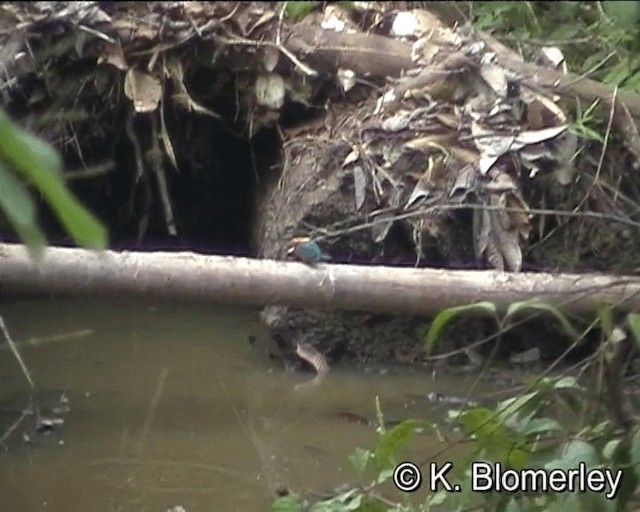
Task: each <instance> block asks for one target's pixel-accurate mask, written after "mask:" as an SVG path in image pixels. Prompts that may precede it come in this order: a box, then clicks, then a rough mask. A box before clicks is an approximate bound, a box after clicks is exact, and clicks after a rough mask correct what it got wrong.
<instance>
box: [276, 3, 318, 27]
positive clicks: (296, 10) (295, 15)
mask: <svg viewBox="0 0 640 512" xmlns="http://www.w3.org/2000/svg"><path fill="white" fill-rule="evenodd" d="M319 3H320V2H307V1H296V2H285V7H284V12H285V14H286V15H287V19H290V20H291V21H293V22H296V21H300V20H301V19H302V18H304V17H305V16H306V15H307V14H309V13H310V12H311V11H313V9H314V7H315V6H316V5H317V4H319Z"/></svg>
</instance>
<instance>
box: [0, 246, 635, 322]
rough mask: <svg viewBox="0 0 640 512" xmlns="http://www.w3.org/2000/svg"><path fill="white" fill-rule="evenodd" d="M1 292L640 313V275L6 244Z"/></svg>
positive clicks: (389, 309)
mask: <svg viewBox="0 0 640 512" xmlns="http://www.w3.org/2000/svg"><path fill="white" fill-rule="evenodd" d="M0 254H1V256H0V289H1V290H2V292H3V294H4V295H5V296H6V295H7V294H12V293H47V294H54V295H57V294H62V295H84V296H91V297H101V296H122V295H129V296H136V297H142V298H147V299H158V298H167V299H177V300H193V301H212V302H223V303H234V304H246V305H265V304H272V305H289V306H295V307H297V308H321V309H338V310H340V309H341V310H350V311H368V312H378V313H394V314H414V315H428V314H431V313H434V312H436V311H438V310H441V309H444V308H447V307H451V306H457V305H462V304H468V303H473V302H477V301H490V302H493V303H495V304H496V305H497V306H498V307H499V308H505V307H507V306H508V305H509V304H512V303H513V302H516V301H521V300H526V299H533V298H537V299H540V300H543V301H545V302H547V303H549V304H554V305H556V306H557V307H559V308H561V309H563V310H565V311H570V312H575V313H586V312H590V311H594V310H596V309H597V308H599V307H600V306H601V305H603V304H611V305H614V306H616V307H618V308H620V309H623V310H629V309H640V278H639V277H635V276H618V277H615V276H605V275H595V274H588V275H575V274H573V275H572V274H533V273H504V272H496V271H468V270H465V271H461V270H436V269H429V268H420V269H416V268H406V267H405V268H399V267H393V268H391V267H384V266H365V265H329V264H327V265H318V266H317V267H315V268H312V267H308V266H306V265H304V264H301V263H297V262H288V261H276V260H267V259H264V260H260V259H250V258H237V257H231V256H211V255H202V254H195V253H187V252H176V253H171V252H152V253H143V252H138V253H136V252H121V253H118V252H113V251H104V252H93V251H89V250H85V249H75V248H53V247H52V248H49V249H47V252H46V253H45V256H44V258H43V261H42V262H41V263H40V265H39V266H37V265H36V264H35V263H33V262H32V261H31V260H30V258H29V256H28V253H27V251H26V249H25V248H24V247H23V246H22V245H16V244H0Z"/></svg>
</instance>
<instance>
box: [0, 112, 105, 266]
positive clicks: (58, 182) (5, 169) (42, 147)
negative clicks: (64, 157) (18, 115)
mask: <svg viewBox="0 0 640 512" xmlns="http://www.w3.org/2000/svg"><path fill="white" fill-rule="evenodd" d="M0 133H2V137H0V209H2V211H3V212H4V214H5V215H6V217H7V220H8V221H9V222H10V223H11V225H12V226H13V228H14V229H15V231H16V233H17V234H18V236H19V237H20V239H21V240H22V241H23V242H25V243H26V244H27V246H28V247H29V249H30V251H31V253H32V255H34V256H37V255H38V254H40V253H41V252H42V248H43V247H44V245H45V237H44V235H43V233H42V231H41V230H40V228H39V227H38V225H37V222H36V207H35V203H34V200H33V197H32V195H31V193H30V192H29V190H28V188H27V185H32V186H33V187H35V189H36V190H37V191H38V192H39V193H40V194H42V196H43V197H44V199H45V201H46V202H47V203H48V204H49V206H50V207H51V209H52V210H53V212H54V213H55V214H56V216H57V217H58V219H59V220H60V222H61V223H62V225H63V227H64V228H65V229H66V231H67V232H68V233H69V234H70V235H71V236H72V237H73V239H74V240H75V241H76V242H77V243H79V244H81V245H85V246H88V247H93V248H104V247H105V246H106V244H107V234H106V230H105V228H104V226H102V224H101V223H100V221H99V220H98V219H96V218H95V217H94V216H93V215H92V214H91V213H90V212H89V211H87V210H86V209H85V208H84V207H83V206H82V205H81V204H80V203H79V202H78V200H77V199H75V198H74V197H73V195H72V194H71V193H70V192H69V190H68V188H67V187H66V185H65V182H64V179H63V176H62V161H61V159H60V157H59V156H58V154H57V153H56V151H55V150H54V149H53V148H52V147H51V146H50V145H48V144H47V143H45V142H44V141H42V140H40V139H38V138H37V137H34V136H33V135H31V134H29V133H28V132H26V131H25V130H23V129H22V128H20V127H19V126H17V125H16V124H15V123H13V122H12V121H11V120H10V119H9V117H8V116H7V115H6V114H5V113H4V112H2V111H1V110H0Z"/></svg>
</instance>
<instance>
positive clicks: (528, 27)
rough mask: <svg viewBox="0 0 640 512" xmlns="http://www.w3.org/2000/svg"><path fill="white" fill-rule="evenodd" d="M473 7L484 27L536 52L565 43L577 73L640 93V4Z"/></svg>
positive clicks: (483, 4) (477, 4)
mask: <svg viewBox="0 0 640 512" xmlns="http://www.w3.org/2000/svg"><path fill="white" fill-rule="evenodd" d="M472 7H473V17H474V24H475V25H476V26H477V27H478V28H480V29H482V30H491V31H493V32H494V34H496V35H497V36H498V37H501V36H502V35H504V36H505V37H507V38H508V39H509V41H510V42H517V44H518V47H519V48H520V49H524V50H531V51H532V52H535V51H537V49H538V48H539V47H540V46H542V45H543V44H547V45H554V46H559V47H561V49H562V51H563V53H564V55H565V57H566V62H567V65H568V67H569V69H570V70H571V71H573V72H575V73H577V74H579V75H581V74H587V75H588V76H589V77H590V78H594V79H596V80H600V81H602V82H605V83H607V84H611V85H617V86H620V87H623V88H626V89H629V90H631V91H634V92H640V56H639V55H638V51H639V50H640V37H639V36H640V2H638V1H624V2H620V1H607V2H569V1H562V2H554V3H553V4H551V3H548V2H475V3H473V4H472ZM589 135H590V136H589V138H593V135H594V133H590V134H589Z"/></svg>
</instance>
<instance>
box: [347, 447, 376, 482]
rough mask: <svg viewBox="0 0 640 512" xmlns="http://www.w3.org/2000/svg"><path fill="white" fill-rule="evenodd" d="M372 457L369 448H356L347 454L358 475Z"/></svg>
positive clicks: (363, 470) (362, 471)
mask: <svg viewBox="0 0 640 512" xmlns="http://www.w3.org/2000/svg"><path fill="white" fill-rule="evenodd" d="M372 457H373V454H372V453H371V452H370V451H369V450H363V449H362V448H356V451H355V452H354V453H353V454H351V455H349V461H350V462H351V465H352V466H353V469H355V470H356V473H357V474H358V476H362V475H363V474H364V472H365V470H366V469H367V465H368V464H369V461H370V460H371V458H372Z"/></svg>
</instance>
